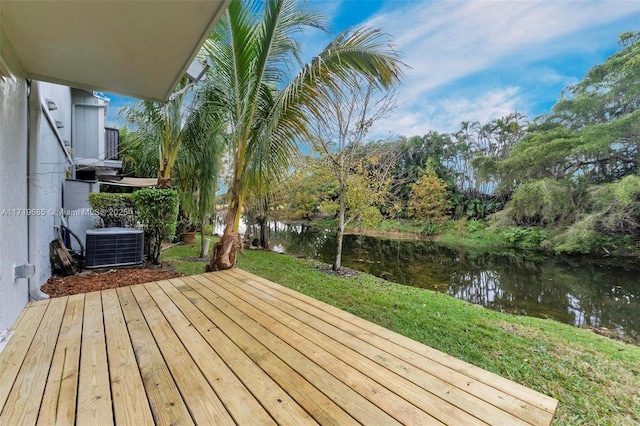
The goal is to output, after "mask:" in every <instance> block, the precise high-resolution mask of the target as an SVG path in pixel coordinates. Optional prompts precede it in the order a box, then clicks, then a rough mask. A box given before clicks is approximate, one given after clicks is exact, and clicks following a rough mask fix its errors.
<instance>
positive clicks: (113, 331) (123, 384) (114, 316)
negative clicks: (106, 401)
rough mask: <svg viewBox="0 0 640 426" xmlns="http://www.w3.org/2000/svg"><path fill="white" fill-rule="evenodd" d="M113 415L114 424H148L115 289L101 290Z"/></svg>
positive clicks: (148, 415) (150, 420)
mask: <svg viewBox="0 0 640 426" xmlns="http://www.w3.org/2000/svg"><path fill="white" fill-rule="evenodd" d="M102 306H103V311H104V317H105V318H109V320H108V321H105V324H104V325H105V335H106V341H107V357H108V359H109V377H110V380H111V396H112V398H113V415H114V418H115V421H116V423H117V424H131V425H152V424H153V414H152V413H151V407H150V406H149V401H148V399H147V394H146V393H145V390H144V385H143V383H142V377H141V376H140V370H139V368H138V364H137V363H136V356H135V354H134V352H133V347H132V345H131V339H130V337H129V330H128V329H127V325H126V323H125V319H124V314H123V313H122V308H121V307H120V300H119V299H118V295H117V293H116V290H115V289H111V290H105V291H103V292H102Z"/></svg>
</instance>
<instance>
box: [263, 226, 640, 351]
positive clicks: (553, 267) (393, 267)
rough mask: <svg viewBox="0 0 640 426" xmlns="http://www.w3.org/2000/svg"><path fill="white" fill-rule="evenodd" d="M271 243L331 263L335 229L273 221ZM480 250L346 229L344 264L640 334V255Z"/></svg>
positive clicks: (475, 299)
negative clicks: (613, 257) (614, 260)
mask: <svg viewBox="0 0 640 426" xmlns="http://www.w3.org/2000/svg"><path fill="white" fill-rule="evenodd" d="M270 234H271V237H270V246H271V248H272V249H274V250H276V251H281V252H284V253H287V254H293V255H301V256H306V257H311V258H314V259H317V260H320V261H322V262H326V263H332V262H333V258H334V256H335V234H333V233H331V232H327V231H322V230H316V229H313V228H308V227H304V228H303V227H301V226H289V227H286V228H285V227H284V226H282V225H280V227H279V228H278V227H276V228H275V229H273V228H272V230H271V232H270ZM606 261H607V260H606V259H603V260H600V261H594V260H593V259H577V258H568V257H544V256H531V255H527V254H524V253H501V254H486V253H483V254H478V253H473V252H469V251H460V250H452V249H449V248H446V247H443V246H440V245H438V244H436V243H434V242H432V241H400V240H391V239H384V238H376V237H365V236H354V235H346V236H345V239H344V245H343V258H342V264H343V266H346V267H349V268H352V269H355V270H359V271H363V272H367V273H370V274H372V275H375V276H378V277H381V278H384V279H387V280H389V281H393V282H396V283H400V284H404V285H410V286H415V287H421V288H427V289H431V290H435V291H439V292H442V293H446V294H448V295H451V296H454V297H456V298H459V299H463V300H466V301H469V302H471V303H475V304H479V305H482V306H484V307H487V308H490V309H494V310H497V311H501V312H508V313H514V314H519V315H528V316H534V317H539V318H551V319H554V320H557V321H560V322H563V323H567V324H572V325H575V326H593V327H606V328H608V329H610V330H613V331H615V332H617V333H619V334H622V335H625V336H628V337H630V338H632V339H634V340H636V341H639V340H640V265H639V262H637V260H636V261H633V262H627V264H621V263H618V264H617V265H613V264H608V263H606Z"/></svg>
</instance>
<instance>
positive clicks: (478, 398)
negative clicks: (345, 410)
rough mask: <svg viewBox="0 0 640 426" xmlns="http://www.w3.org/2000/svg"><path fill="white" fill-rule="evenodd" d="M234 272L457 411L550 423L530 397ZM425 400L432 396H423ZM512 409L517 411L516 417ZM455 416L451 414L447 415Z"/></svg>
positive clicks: (281, 305) (258, 292)
mask: <svg viewBox="0 0 640 426" xmlns="http://www.w3.org/2000/svg"><path fill="white" fill-rule="evenodd" d="M230 275H232V276H233V277H236V278H238V279H239V280H241V281H243V282H244V284H245V286H250V288H251V290H249V289H247V290H249V291H251V292H252V294H254V295H256V296H257V297H265V298H268V299H269V303H271V304H273V305H274V306H276V307H278V308H279V309H281V310H283V311H285V312H287V313H288V314H290V315H293V316H295V317H296V318H298V319H299V320H300V321H301V322H302V323H303V324H305V325H306V326H311V327H313V328H314V329H316V330H318V331H319V332H321V333H322V334H324V335H327V336H329V337H331V339H333V340H335V341H337V342H340V343H341V344H343V345H345V346H347V347H348V348H350V349H351V350H352V351H355V352H356V353H357V354H361V356H366V357H367V358H368V359H369V360H371V361H373V362H375V363H377V364H379V365H381V366H384V367H385V368H386V369H388V370H390V371H392V372H393V373H394V374H397V375H399V376H401V377H404V378H405V379H406V380H409V381H411V382H413V383H414V384H415V385H417V386H418V387H419V388H420V389H428V390H429V391H430V392H432V393H433V394H434V395H437V396H438V397H440V398H442V399H446V400H447V401H449V402H451V403H453V404H455V406H456V407H457V409H456V410H457V411H460V410H464V411H467V412H468V413H470V414H473V415H474V416H476V417H478V418H480V419H481V420H483V421H485V422H488V423H493V422H495V420H496V419H495V418H494V416H495V413H496V412H497V411H496V410H495V407H499V408H500V409H502V411H503V412H504V414H502V415H501V417H503V418H504V419H505V420H509V422H510V423H511V424H514V425H515V424H526V423H531V422H533V423H536V422H541V423H544V419H542V418H541V417H544V413H540V412H539V411H538V410H531V407H528V408H529V409H526V408H522V407H523V405H525V403H524V402H523V401H521V400H519V399H516V398H513V397H511V396H510V395H508V394H506V393H504V392H501V391H499V390H497V389H495V388H492V387H490V386H487V385H485V384H483V383H480V382H478V381H475V380H472V379H469V378H468V377H465V376H463V375H462V374H460V373H457V372H455V371H453V370H450V369H448V368H444V366H443V365H442V364H438V363H435V362H433V361H432V360H430V359H425V358H424V357H420V358H419V360H416V359H417V358H418V357H417V356H416V355H415V354H413V355H414V356H413V358H414V360H415V362H414V363H413V364H411V363H408V362H407V360H406V359H403V358H402V357H401V356H399V355H398V353H402V352H403V350H402V349H403V348H398V347H397V346H395V345H390V344H389V342H388V341H387V340H382V339H381V338H377V339H376V337H377V336H371V333H368V332H367V331H366V330H363V329H359V328H357V327H355V326H353V325H352V324H350V323H346V322H344V321H341V320H340V319H339V318H338V317H336V316H334V315H331V314H330V313H327V312H326V311H322V310H320V309H318V308H314V307H310V306H309V305H308V304H306V303H304V302H301V301H300V300H298V299H296V298H293V297H291V296H289V295H287V294H285V293H283V292H280V291H278V290H277V289H275V288H271V287H266V286H264V285H258V284H257V282H256V281H255V280H254V279H251V278H247V276H246V275H243V274H240V273H233V274H230ZM312 335H314V334H312ZM376 340H377V341H378V345H377V346H376V345H374V344H373V343H375V342H376ZM370 368H371V371H374V372H377V371H378V370H377V369H375V366H370ZM416 395H417V394H414V391H409V392H408V393H405V394H403V396H404V397H405V398H408V399H409V400H413V398H412V396H416ZM420 400H421V401H422V402H426V400H424V399H422V398H420ZM418 403H419V402H418ZM434 408H435V407H434ZM437 411H438V414H442V412H441V408H440V407H439V408H438V410H437ZM445 412H446V411H445ZM435 414H436V413H434V415H435ZM511 414H513V415H514V416H513V417H511ZM456 415H457V414H456ZM452 420H453V419H448V420H447V421H452ZM455 421H456V422H457V421H458V420H455Z"/></svg>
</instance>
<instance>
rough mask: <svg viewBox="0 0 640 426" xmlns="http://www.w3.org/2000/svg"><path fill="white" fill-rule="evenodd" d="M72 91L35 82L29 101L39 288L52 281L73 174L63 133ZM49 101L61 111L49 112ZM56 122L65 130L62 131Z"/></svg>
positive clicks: (32, 238)
mask: <svg viewBox="0 0 640 426" xmlns="http://www.w3.org/2000/svg"><path fill="white" fill-rule="evenodd" d="M70 90H71V89H69V88H68V87H64V86H58V85H53V84H49V83H41V82H33V83H32V88H31V96H30V99H29V108H30V138H29V139H30V141H29V203H30V206H31V208H32V209H35V211H37V212H41V214H36V215H32V216H30V217H29V242H30V246H29V251H30V262H31V263H32V264H33V265H35V269H36V272H35V277H34V280H35V282H34V287H36V288H39V287H40V286H41V285H42V284H43V283H45V282H46V281H47V280H48V279H49V278H50V277H51V261H50V258H49V253H50V243H51V241H52V240H54V239H56V238H57V237H58V233H57V230H58V229H59V227H60V224H61V219H60V212H61V211H62V207H63V206H62V198H63V188H64V180H65V177H66V176H68V175H70V173H71V161H70V158H69V156H68V154H67V152H66V151H65V148H64V136H63V134H64V133H63V131H64V130H65V129H68V128H70V127H71V113H70V107H71V104H70V100H71V94H70V93H71V92H70ZM46 99H51V100H53V101H54V102H55V103H56V106H57V107H58V109H57V110H53V111H48V109H47V108H46V106H45V105H46ZM48 114H49V115H50V116H51V118H52V119H49V117H47V115H48ZM56 120H57V121H61V122H62V124H63V126H64V127H61V128H58V127H57V126H56V125H55V121H56ZM67 131H68V130H67ZM67 134H69V133H67Z"/></svg>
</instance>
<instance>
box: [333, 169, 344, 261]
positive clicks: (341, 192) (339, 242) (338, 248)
mask: <svg viewBox="0 0 640 426" xmlns="http://www.w3.org/2000/svg"><path fill="white" fill-rule="evenodd" d="M344 192H345V187H344V181H343V180H342V179H340V187H339V189H338V197H339V199H340V208H339V210H338V238H337V241H336V258H335V260H334V261H333V266H332V268H331V269H333V270H334V271H339V270H340V268H341V266H342V239H343V237H344V213H345V205H344Z"/></svg>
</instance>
